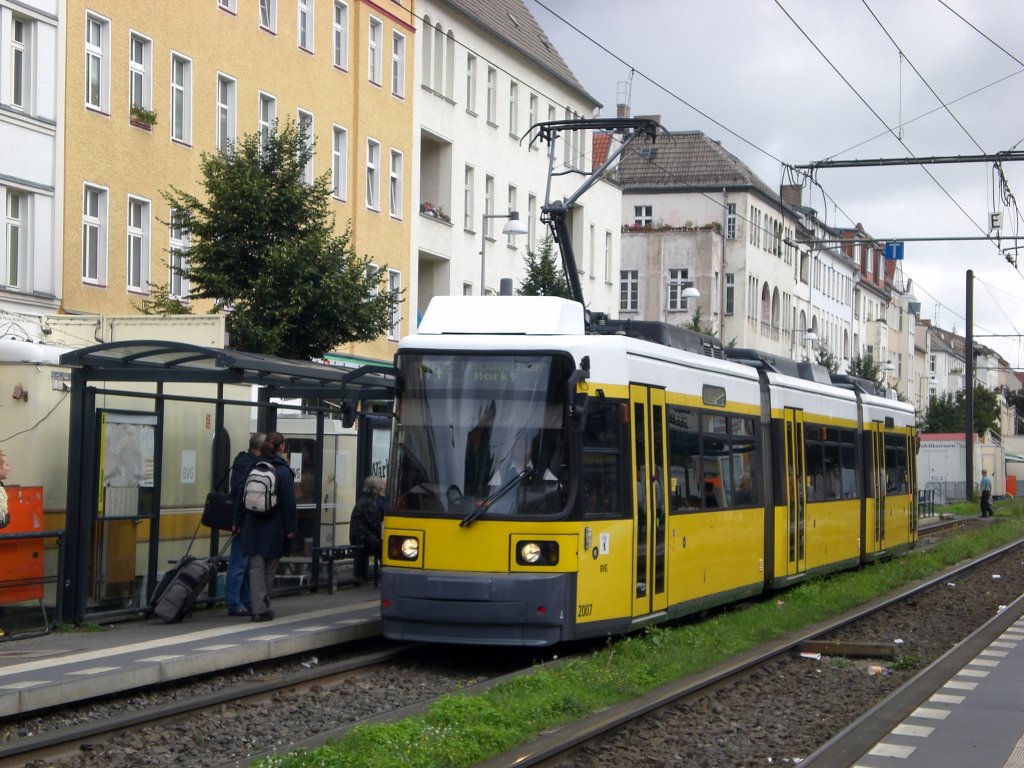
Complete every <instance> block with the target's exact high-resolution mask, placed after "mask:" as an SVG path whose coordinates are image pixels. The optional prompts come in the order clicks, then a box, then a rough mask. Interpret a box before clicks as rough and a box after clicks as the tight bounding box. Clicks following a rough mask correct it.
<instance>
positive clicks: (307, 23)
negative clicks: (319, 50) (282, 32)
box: [296, 0, 316, 51]
mask: <svg viewBox="0 0 1024 768" xmlns="http://www.w3.org/2000/svg"><path fill="white" fill-rule="evenodd" d="M314 2H315V0H298V14H299V16H298V19H297V21H296V26H297V28H298V33H299V40H298V43H299V48H302V49H303V50H305V51H312V50H313V40H314V36H313V19H314V17H315V16H316V13H315V11H314V6H313V3H314Z"/></svg>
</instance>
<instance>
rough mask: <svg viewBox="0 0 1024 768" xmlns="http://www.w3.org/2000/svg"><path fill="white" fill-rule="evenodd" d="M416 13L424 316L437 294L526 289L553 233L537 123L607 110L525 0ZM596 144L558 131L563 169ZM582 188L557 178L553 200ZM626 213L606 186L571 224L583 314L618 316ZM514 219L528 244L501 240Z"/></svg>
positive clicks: (436, 5) (416, 259) (458, 1)
mask: <svg viewBox="0 0 1024 768" xmlns="http://www.w3.org/2000/svg"><path fill="white" fill-rule="evenodd" d="M416 9H417V16H418V17H420V22H419V24H420V27H419V28H418V29H417V33H418V38H419V46H418V48H419V53H418V55H417V57H416V64H415V66H416V78H415V81H416V89H417V90H416V94H415V96H414V98H415V104H414V126H415V131H416V135H417V139H416V141H417V158H416V162H415V167H414V171H413V179H412V183H413V190H414V202H415V204H416V206H417V210H418V211H419V215H418V216H417V217H415V218H414V220H413V230H412V243H413V245H412V248H413V254H412V263H413V264H414V265H415V267H414V278H413V283H414V284H413V286H412V287H411V289H410V293H409V296H410V300H411V301H413V302H415V304H416V309H417V312H418V314H420V315H421V314H422V313H423V312H424V311H426V308H427V305H428V304H429V301H430V299H431V297H433V296H437V295H459V294H480V293H482V292H485V293H496V292H497V291H498V289H499V286H500V281H501V279H502V278H512V280H513V282H514V287H518V285H519V283H520V282H521V280H522V278H523V277H524V275H525V264H524V258H525V256H526V253H527V249H529V250H532V251H535V252H536V251H537V250H538V248H539V247H540V245H541V244H542V242H543V239H544V237H545V236H546V234H547V232H546V228H545V227H544V226H543V225H542V224H541V221H540V218H541V207H542V206H543V205H544V203H545V193H546V188H547V183H548V178H547V176H548V146H547V145H546V144H543V143H538V142H534V143H533V144H531V143H530V138H531V137H525V138H524V136H525V134H526V133H527V131H528V130H529V127H530V126H531V125H532V124H534V123H537V122H544V121H553V120H565V119H577V118H580V117H589V116H590V115H591V114H592V113H593V112H594V110H595V109H596V108H597V107H598V106H599V105H598V103H597V102H596V101H595V100H594V99H593V97H591V96H590V95H589V94H587V92H586V91H585V90H584V89H583V87H582V86H581V85H580V84H579V82H578V81H577V80H576V78H575V77H574V76H573V74H572V72H571V71H570V70H569V68H568V66H567V65H566V64H565V62H564V61H563V60H562V58H561V57H560V56H559V55H558V53H557V51H555V49H554V46H553V45H551V43H550V41H549V40H547V37H546V35H544V32H543V30H542V29H541V28H540V26H539V25H538V24H537V22H536V20H535V19H534V18H533V16H532V15H531V14H530V12H529V11H528V10H527V8H526V6H525V5H524V4H523V3H522V2H520V0H494V2H489V3H474V2H469V0H425V1H424V2H418V3H417V6H416ZM590 146H591V136H590V134H589V132H584V131H576V132H564V133H562V134H561V137H560V139H559V140H558V142H556V146H555V153H556V154H555V158H556V163H555V170H556V171H568V170H571V169H578V170H589V168H590V154H589V153H590ZM583 179H584V176H581V175H579V174H574V173H569V174H565V175H562V176H559V177H556V178H555V179H553V181H552V184H551V197H552V199H555V200H559V199H562V198H564V197H566V196H568V195H571V194H573V193H574V192H575V191H576V190H577V189H578V188H579V185H580V183H581V182H582V180H583ZM619 204H620V192H619V189H618V188H617V187H616V186H614V185H613V184H610V183H608V182H605V181H601V182H598V183H597V184H596V185H595V186H594V187H593V188H591V189H590V190H588V191H587V192H586V194H584V195H583V196H582V197H581V198H580V199H579V201H578V203H577V205H576V206H575V207H574V208H573V210H572V211H571V212H570V219H569V226H570V230H571V233H572V240H573V248H574V251H575V255H576V263H577V268H578V271H579V272H580V278H581V282H582V286H583V292H584V296H585V297H586V303H587V306H588V307H589V308H591V309H593V310H597V311H602V312H609V313H610V314H612V315H613V316H614V314H615V313H614V311H613V310H614V308H615V307H616V306H617V296H618V294H617V291H618V284H617V276H618V263H619V239H620V238H619ZM511 211H516V212H518V214H519V218H520V220H521V221H523V222H525V223H526V224H527V225H528V227H529V234H527V235H519V236H506V235H503V234H501V231H502V228H503V225H504V224H505V223H506V222H507V219H506V218H504V216H505V215H507V214H508V213H509V212H511ZM487 217H493V218H487ZM481 251H483V254H481ZM558 253H559V252H558V249H557V246H555V248H554V254H555V255H556V257H557V256H558Z"/></svg>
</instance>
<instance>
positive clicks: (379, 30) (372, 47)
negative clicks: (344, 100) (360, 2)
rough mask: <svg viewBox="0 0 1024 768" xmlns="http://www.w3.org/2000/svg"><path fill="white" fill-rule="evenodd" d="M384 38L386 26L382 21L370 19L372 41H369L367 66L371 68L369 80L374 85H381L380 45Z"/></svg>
mask: <svg viewBox="0 0 1024 768" xmlns="http://www.w3.org/2000/svg"><path fill="white" fill-rule="evenodd" d="M383 37H384V24H383V23H381V21H380V19H375V18H373V17H372V16H371V17H370V39H369V43H368V45H369V50H368V56H369V58H368V59H367V62H368V64H367V66H368V67H369V78H370V82H371V83H373V84H374V85H380V70H381V67H382V64H381V52H380V44H381V40H382V39H383Z"/></svg>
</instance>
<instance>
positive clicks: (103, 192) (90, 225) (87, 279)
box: [82, 183, 110, 285]
mask: <svg viewBox="0 0 1024 768" xmlns="http://www.w3.org/2000/svg"><path fill="white" fill-rule="evenodd" d="M109 194H110V191H109V190H108V189H107V188H106V187H101V186H98V185H96V184H88V183H86V184H85V185H84V186H83V187H82V282H84V283H91V284H94V285H104V284H106V282H107V221H108V219H107V200H108V196H109ZM93 200H94V201H95V210H92V209H91V208H90V205H89V203H90V201H93ZM90 232H95V233H96V238H95V244H96V250H95V252H94V253H90V252H89V243H90V238H89V233H90ZM90 262H93V263H90Z"/></svg>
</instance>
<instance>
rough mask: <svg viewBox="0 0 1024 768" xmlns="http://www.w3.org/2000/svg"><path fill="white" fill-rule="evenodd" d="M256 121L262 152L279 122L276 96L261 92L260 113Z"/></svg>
mask: <svg viewBox="0 0 1024 768" xmlns="http://www.w3.org/2000/svg"><path fill="white" fill-rule="evenodd" d="M256 119H257V125H258V126H259V128H258V130H259V133H260V151H261V152H262V151H263V148H264V146H265V145H266V143H267V141H268V140H269V139H270V136H271V135H272V134H273V133H274V130H275V123H276V122H277V99H276V98H275V97H274V96H272V95H270V94H269V93H265V92H263V91H260V95H259V112H258V113H257V118H256Z"/></svg>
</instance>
